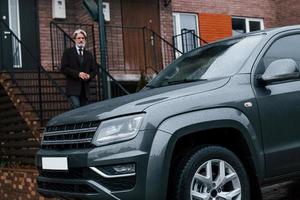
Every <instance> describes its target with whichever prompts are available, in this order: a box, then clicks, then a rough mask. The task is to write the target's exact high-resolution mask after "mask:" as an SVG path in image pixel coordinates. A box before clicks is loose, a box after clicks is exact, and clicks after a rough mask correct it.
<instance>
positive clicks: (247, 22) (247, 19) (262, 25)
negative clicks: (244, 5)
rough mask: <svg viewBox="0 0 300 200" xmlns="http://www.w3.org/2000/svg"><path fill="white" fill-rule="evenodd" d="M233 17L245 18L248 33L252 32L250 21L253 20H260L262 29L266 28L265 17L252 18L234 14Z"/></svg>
mask: <svg viewBox="0 0 300 200" xmlns="http://www.w3.org/2000/svg"><path fill="white" fill-rule="evenodd" d="M232 18H233V19H244V20H245V23H246V33H249V32H250V23H249V22H250V21H252V22H260V23H259V24H260V30H264V29H265V26H264V19H262V18H251V17H236V16H232Z"/></svg>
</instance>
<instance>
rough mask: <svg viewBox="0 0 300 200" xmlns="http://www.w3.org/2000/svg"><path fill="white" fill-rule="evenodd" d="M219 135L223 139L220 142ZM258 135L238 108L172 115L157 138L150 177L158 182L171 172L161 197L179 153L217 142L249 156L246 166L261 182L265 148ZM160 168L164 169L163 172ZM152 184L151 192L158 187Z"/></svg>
mask: <svg viewBox="0 0 300 200" xmlns="http://www.w3.org/2000/svg"><path fill="white" fill-rule="evenodd" d="M226 136H227V137H230V138H232V139H234V144H238V145H237V146H236V145H231V146H230V144H229V145H228V141H227V143H226V140H225V139H224V138H226ZM215 138H219V139H218V140H217V142H216V141H214V139H215ZM258 138H259V137H258V135H257V132H256V131H255V128H254V127H253V126H252V125H251V123H250V121H249V119H248V118H247V117H246V115H244V114H243V113H242V112H241V111H239V110H237V109H234V108H213V109H207V110H201V111H196V112H190V113H184V114H181V115H176V116H173V117H170V118H168V119H166V120H164V121H163V122H162V123H161V124H160V126H159V127H158V133H157V134H156V136H155V138H154V140H153V144H152V147H151V151H150V160H149V163H148V175H147V180H148V181H149V183H150V184H151V183H154V182H155V181H154V180H159V179H160V178H159V176H161V175H162V173H167V174H168V176H166V177H167V178H165V179H164V180H161V184H158V185H160V186H157V188H156V189H157V191H159V194H160V196H161V197H162V196H166V191H165V189H166V188H165V187H164V186H163V185H167V184H168V181H170V179H169V178H168V177H169V176H170V173H172V165H173V164H174V163H175V164H176V161H177V160H176V159H177V158H178V156H179V158H180V152H183V153H185V152H186V151H185V150H189V149H190V147H193V145H205V144H206V145H209V144H215V145H220V146H224V147H226V148H228V149H230V150H231V151H233V152H234V153H236V154H237V155H238V157H239V158H240V159H241V158H243V157H244V156H245V157H246V158H247V159H248V160H249V161H247V162H246V167H249V169H250V170H249V169H248V171H247V173H248V172H250V173H251V172H255V173H254V174H255V177H256V176H257V177H259V179H256V180H254V182H255V183H258V182H257V181H259V180H260V177H262V174H263V173H264V171H263V170H264V159H263V150H262V149H261V145H260V141H259V139H258ZM229 143H230V142H229ZM240 148H241V149H242V150H241V149H240ZM158 149H159V150H158ZM237 152H238V153H237ZM240 156H242V157H240ZM241 160H242V159H241ZM244 162H245V161H244ZM243 164H244V163H243ZM160 168H161V169H160ZM159 170H161V171H162V172H161V173H159ZM155 171H156V172H158V173H157V177H155V176H153V172H155ZM149 173H150V174H149ZM151 180H152V181H151ZM148 181H147V182H148ZM149 187H151V186H150V185H149V184H148V183H147V187H146V188H147V189H146V190H147V194H149V193H152V192H153V191H154V190H155V187H154V188H152V189H149ZM151 191H152V192H151ZM147 196H148V195H147ZM150 196H151V195H150ZM152 197H153V196H152ZM147 199H148V198H147ZM149 199H150V198H149ZM161 199H162V198H161Z"/></svg>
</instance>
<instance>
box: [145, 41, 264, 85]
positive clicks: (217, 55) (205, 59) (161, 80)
mask: <svg viewBox="0 0 300 200" xmlns="http://www.w3.org/2000/svg"><path fill="white" fill-rule="evenodd" d="M263 37H264V36H263V35H255V36H249V37H246V38H236V39H229V40H224V41H220V42H217V43H214V44H209V45H206V46H204V47H203V48H199V49H196V50H193V51H191V52H189V53H186V54H184V55H182V56H181V57H180V58H178V59H177V60H175V61H174V62H173V63H171V64H170V65H169V66H168V67H167V68H166V69H165V70H163V71H162V72H161V73H159V74H158V75H157V76H156V77H155V79H153V80H152V81H151V82H150V83H149V84H148V87H149V88H155V87H163V86H168V85H172V84H180V83H187V82H194V81H204V80H209V79H216V78H221V77H228V76H231V75H233V74H235V73H237V72H238V70H239V69H240V68H241V66H242V65H243V63H244V62H245V61H246V59H247V58H248V57H249V55H250V54H251V52H252V51H253V49H254V48H255V47H256V45H257V44H258V43H259V41H260V40H261V39H262V38H263ZM236 55H239V56H236Z"/></svg>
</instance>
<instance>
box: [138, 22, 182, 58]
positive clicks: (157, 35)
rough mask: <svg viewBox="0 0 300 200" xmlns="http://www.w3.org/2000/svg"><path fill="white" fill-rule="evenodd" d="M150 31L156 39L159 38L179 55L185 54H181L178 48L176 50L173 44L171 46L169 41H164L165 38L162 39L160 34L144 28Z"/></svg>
mask: <svg viewBox="0 0 300 200" xmlns="http://www.w3.org/2000/svg"><path fill="white" fill-rule="evenodd" d="M143 28H145V29H147V30H149V31H151V32H152V33H153V34H155V36H156V37H158V38H159V39H160V40H162V41H163V42H165V43H166V44H168V45H169V46H171V47H172V48H173V49H174V50H176V51H177V52H178V53H181V54H183V52H181V51H180V50H179V49H178V48H176V47H175V46H174V45H173V44H171V43H170V42H169V41H167V40H166V39H164V38H163V37H161V36H160V35H159V34H158V33H156V32H155V31H153V30H152V29H149V28H147V27H143Z"/></svg>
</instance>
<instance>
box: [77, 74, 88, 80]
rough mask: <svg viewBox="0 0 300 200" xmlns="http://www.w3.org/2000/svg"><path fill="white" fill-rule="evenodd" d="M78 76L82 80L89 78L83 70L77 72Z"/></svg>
mask: <svg viewBox="0 0 300 200" xmlns="http://www.w3.org/2000/svg"><path fill="white" fill-rule="evenodd" d="M79 78H81V79H82V80H89V79H90V75H89V74H87V73H85V72H79Z"/></svg>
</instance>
